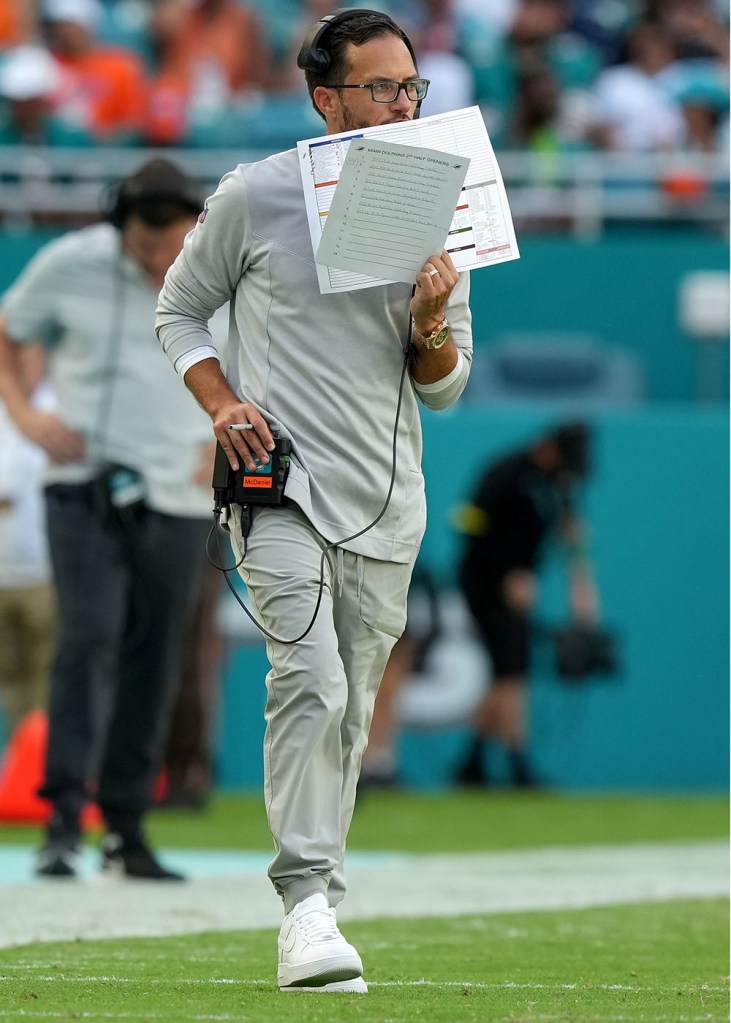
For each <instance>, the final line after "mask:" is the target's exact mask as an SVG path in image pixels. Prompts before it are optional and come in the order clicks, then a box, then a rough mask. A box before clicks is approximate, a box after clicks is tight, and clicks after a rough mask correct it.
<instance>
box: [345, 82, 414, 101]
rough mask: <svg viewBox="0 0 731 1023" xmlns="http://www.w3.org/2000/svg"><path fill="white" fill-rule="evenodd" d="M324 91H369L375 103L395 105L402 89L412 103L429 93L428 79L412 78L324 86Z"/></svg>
mask: <svg viewBox="0 0 731 1023" xmlns="http://www.w3.org/2000/svg"><path fill="white" fill-rule="evenodd" d="M325 88H326V89H370V90H371V96H372V97H373V100H374V102H375V103H395V101H396V100H397V99H398V96H399V93H400V92H401V90H402V89H403V90H404V92H405V93H406V95H407V96H408V98H409V99H410V100H411V102H412V103H417V102H418V101H419V100H422V99H424V97H425V96H426V94H427V92H428V91H429V79H428V78H412V79H411V81H409V82H387V81H383V82H370V83H368V84H367V85H326V86H325Z"/></svg>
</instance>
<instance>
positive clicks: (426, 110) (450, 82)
mask: <svg viewBox="0 0 731 1023" xmlns="http://www.w3.org/2000/svg"><path fill="white" fill-rule="evenodd" d="M422 8H423V17H422V18H421V19H420V21H419V22H418V23H417V24H416V25H414V26H412V27H411V28H410V35H411V38H412V40H413V41H414V45H415V46H416V48H417V50H418V51H419V73H420V74H422V75H423V76H424V78H428V79H429V81H430V82H431V85H430V88H429V92H428V94H427V96H426V99H425V100H424V102H423V103H422V105H421V116H422V117H428V116H429V115H430V114H441V113H444V112H446V111H449V110H459V109H461V108H462V107H467V106H471V105H472V104H473V103H474V102H475V83H474V77H473V74H472V68H471V67H470V65H469V63H468V62H467V61H466V60H465V58H464V57H463V56H462V55H461V53H459V52H458V47H457V43H458V40H457V24H456V21H455V17H454V6H453V0H422Z"/></svg>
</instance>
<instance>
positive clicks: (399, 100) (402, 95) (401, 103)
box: [391, 86, 414, 110]
mask: <svg viewBox="0 0 731 1023" xmlns="http://www.w3.org/2000/svg"><path fill="white" fill-rule="evenodd" d="M413 104H414V101H413V100H410V99H409V97H408V96H407V95H406V89H404V87H403V86H402V87H401V88H400V89H399V91H398V96H397V97H396V99H395V100H394V101H393V103H392V104H391V106H393V107H397V109H399V110H410V109H411V107H412V106H413Z"/></svg>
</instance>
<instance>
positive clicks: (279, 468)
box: [212, 437, 292, 509]
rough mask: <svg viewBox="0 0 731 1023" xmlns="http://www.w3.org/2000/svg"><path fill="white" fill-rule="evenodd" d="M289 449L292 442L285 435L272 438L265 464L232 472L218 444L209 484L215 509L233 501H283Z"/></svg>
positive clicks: (260, 502)
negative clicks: (211, 478) (211, 479)
mask: <svg viewBox="0 0 731 1023" xmlns="http://www.w3.org/2000/svg"><path fill="white" fill-rule="evenodd" d="M291 451H292V442H291V441H290V440H288V439H287V438H286V437H278V438H276V439H275V441H274V450H273V451H270V452H269V461H268V462H267V464H266V465H260V466H258V467H257V468H256V469H247V468H246V466H245V465H241V466H240V467H239V468H238V469H236V470H235V471H234V470H233V469H232V468H231V465H230V463H229V460H228V457H227V456H226V452H225V451H224V450H223V448H222V447H221V445H220V444H217V445H216V460H215V462H214V465H213V484H212V485H213V492H214V496H215V500H216V508H219V509H220V508H225V507H228V506H229V505H232V504H240V505H252V504H268V505H278V504H283V503H284V484H285V481H286V479H287V473H288V472H289V460H290V453H291ZM239 457H240V456H239Z"/></svg>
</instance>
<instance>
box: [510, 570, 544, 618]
mask: <svg viewBox="0 0 731 1023" xmlns="http://www.w3.org/2000/svg"><path fill="white" fill-rule="evenodd" d="M536 595H537V586H536V577H535V574H534V573H533V572H529V571H528V569H526V568H514V569H513V571H512V572H508V574H507V575H506V576H505V578H504V579H503V598H504V600H505V603H506V604H507V605H508V607H509V608H511V610H513V611H517V612H518V613H519V614H528V612H529V611H530V610H531V609H532V607H533V605H534V604H535V602H536Z"/></svg>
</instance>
